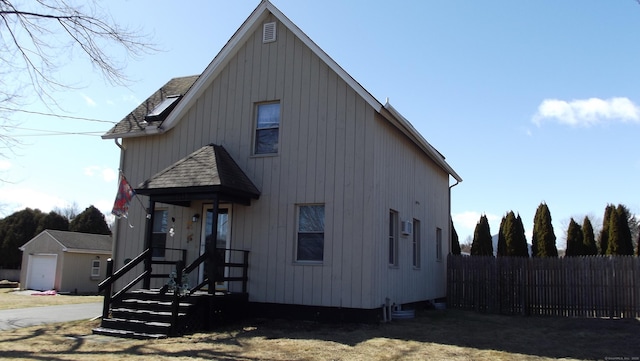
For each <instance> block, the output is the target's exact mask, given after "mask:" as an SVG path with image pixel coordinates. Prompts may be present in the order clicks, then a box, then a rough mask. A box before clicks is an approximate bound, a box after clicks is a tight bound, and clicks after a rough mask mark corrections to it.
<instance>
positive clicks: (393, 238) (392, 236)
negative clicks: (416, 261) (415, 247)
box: [387, 209, 400, 268]
mask: <svg viewBox="0 0 640 361" xmlns="http://www.w3.org/2000/svg"><path fill="white" fill-rule="evenodd" d="M387 216H388V217H389V218H388V221H389V225H391V224H393V232H391V230H390V229H387V252H390V251H391V247H390V246H391V243H390V242H393V260H392V262H390V261H391V258H392V257H391V256H392V255H391V254H387V263H388V264H389V267H391V268H397V267H398V266H399V265H400V261H399V258H400V257H399V255H398V251H399V247H398V243H399V238H400V234H399V228H400V227H399V226H400V224H399V219H400V217H399V214H398V211H395V210H393V209H390V210H389V213H388V214H387ZM390 217H393V223H391V218H390Z"/></svg>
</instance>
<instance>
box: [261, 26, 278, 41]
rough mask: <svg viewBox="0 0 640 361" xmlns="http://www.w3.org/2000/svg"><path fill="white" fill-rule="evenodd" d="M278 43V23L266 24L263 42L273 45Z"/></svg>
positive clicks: (263, 31) (263, 29)
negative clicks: (272, 43) (274, 42)
mask: <svg viewBox="0 0 640 361" xmlns="http://www.w3.org/2000/svg"><path fill="white" fill-rule="evenodd" d="M273 41H276V23H275V22H271V23H265V24H264V25H263V27H262V42H263V43H271V42H273Z"/></svg>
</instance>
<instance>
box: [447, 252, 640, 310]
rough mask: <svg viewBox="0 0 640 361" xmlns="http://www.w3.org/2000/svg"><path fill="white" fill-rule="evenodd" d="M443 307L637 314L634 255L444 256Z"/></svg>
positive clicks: (638, 269)
mask: <svg viewBox="0 0 640 361" xmlns="http://www.w3.org/2000/svg"><path fill="white" fill-rule="evenodd" d="M447 282H448V287H447V305H448V307H451V308H461V309H471V310H476V311H482V312H488V313H501V314H522V315H552V316H568V317H625V318H626V317H640V258H638V257H631V256H589V257H566V258H524V257H486V256H454V255H449V257H448V264H447Z"/></svg>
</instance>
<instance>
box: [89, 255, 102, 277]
mask: <svg viewBox="0 0 640 361" xmlns="http://www.w3.org/2000/svg"><path fill="white" fill-rule="evenodd" d="M96 263H97V264H98V265H97V266H96V265H95V264H96ZM101 267H102V262H100V260H99V259H92V260H91V279H99V278H100V271H101Z"/></svg>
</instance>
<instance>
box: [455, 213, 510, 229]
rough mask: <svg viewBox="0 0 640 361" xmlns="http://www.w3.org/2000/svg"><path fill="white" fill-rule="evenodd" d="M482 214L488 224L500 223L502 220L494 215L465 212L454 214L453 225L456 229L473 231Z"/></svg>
mask: <svg viewBox="0 0 640 361" xmlns="http://www.w3.org/2000/svg"><path fill="white" fill-rule="evenodd" d="M483 214H484V215H486V216H487V220H488V221H489V223H491V222H494V221H500V220H501V219H502V218H501V217H500V216H496V215H495V214H486V213H479V212H475V211H465V212H462V213H458V214H454V215H453V217H452V218H453V222H454V224H455V225H456V228H458V227H461V228H466V229H471V230H474V229H475V228H476V224H478V222H480V217H481V216H482V215H483Z"/></svg>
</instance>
